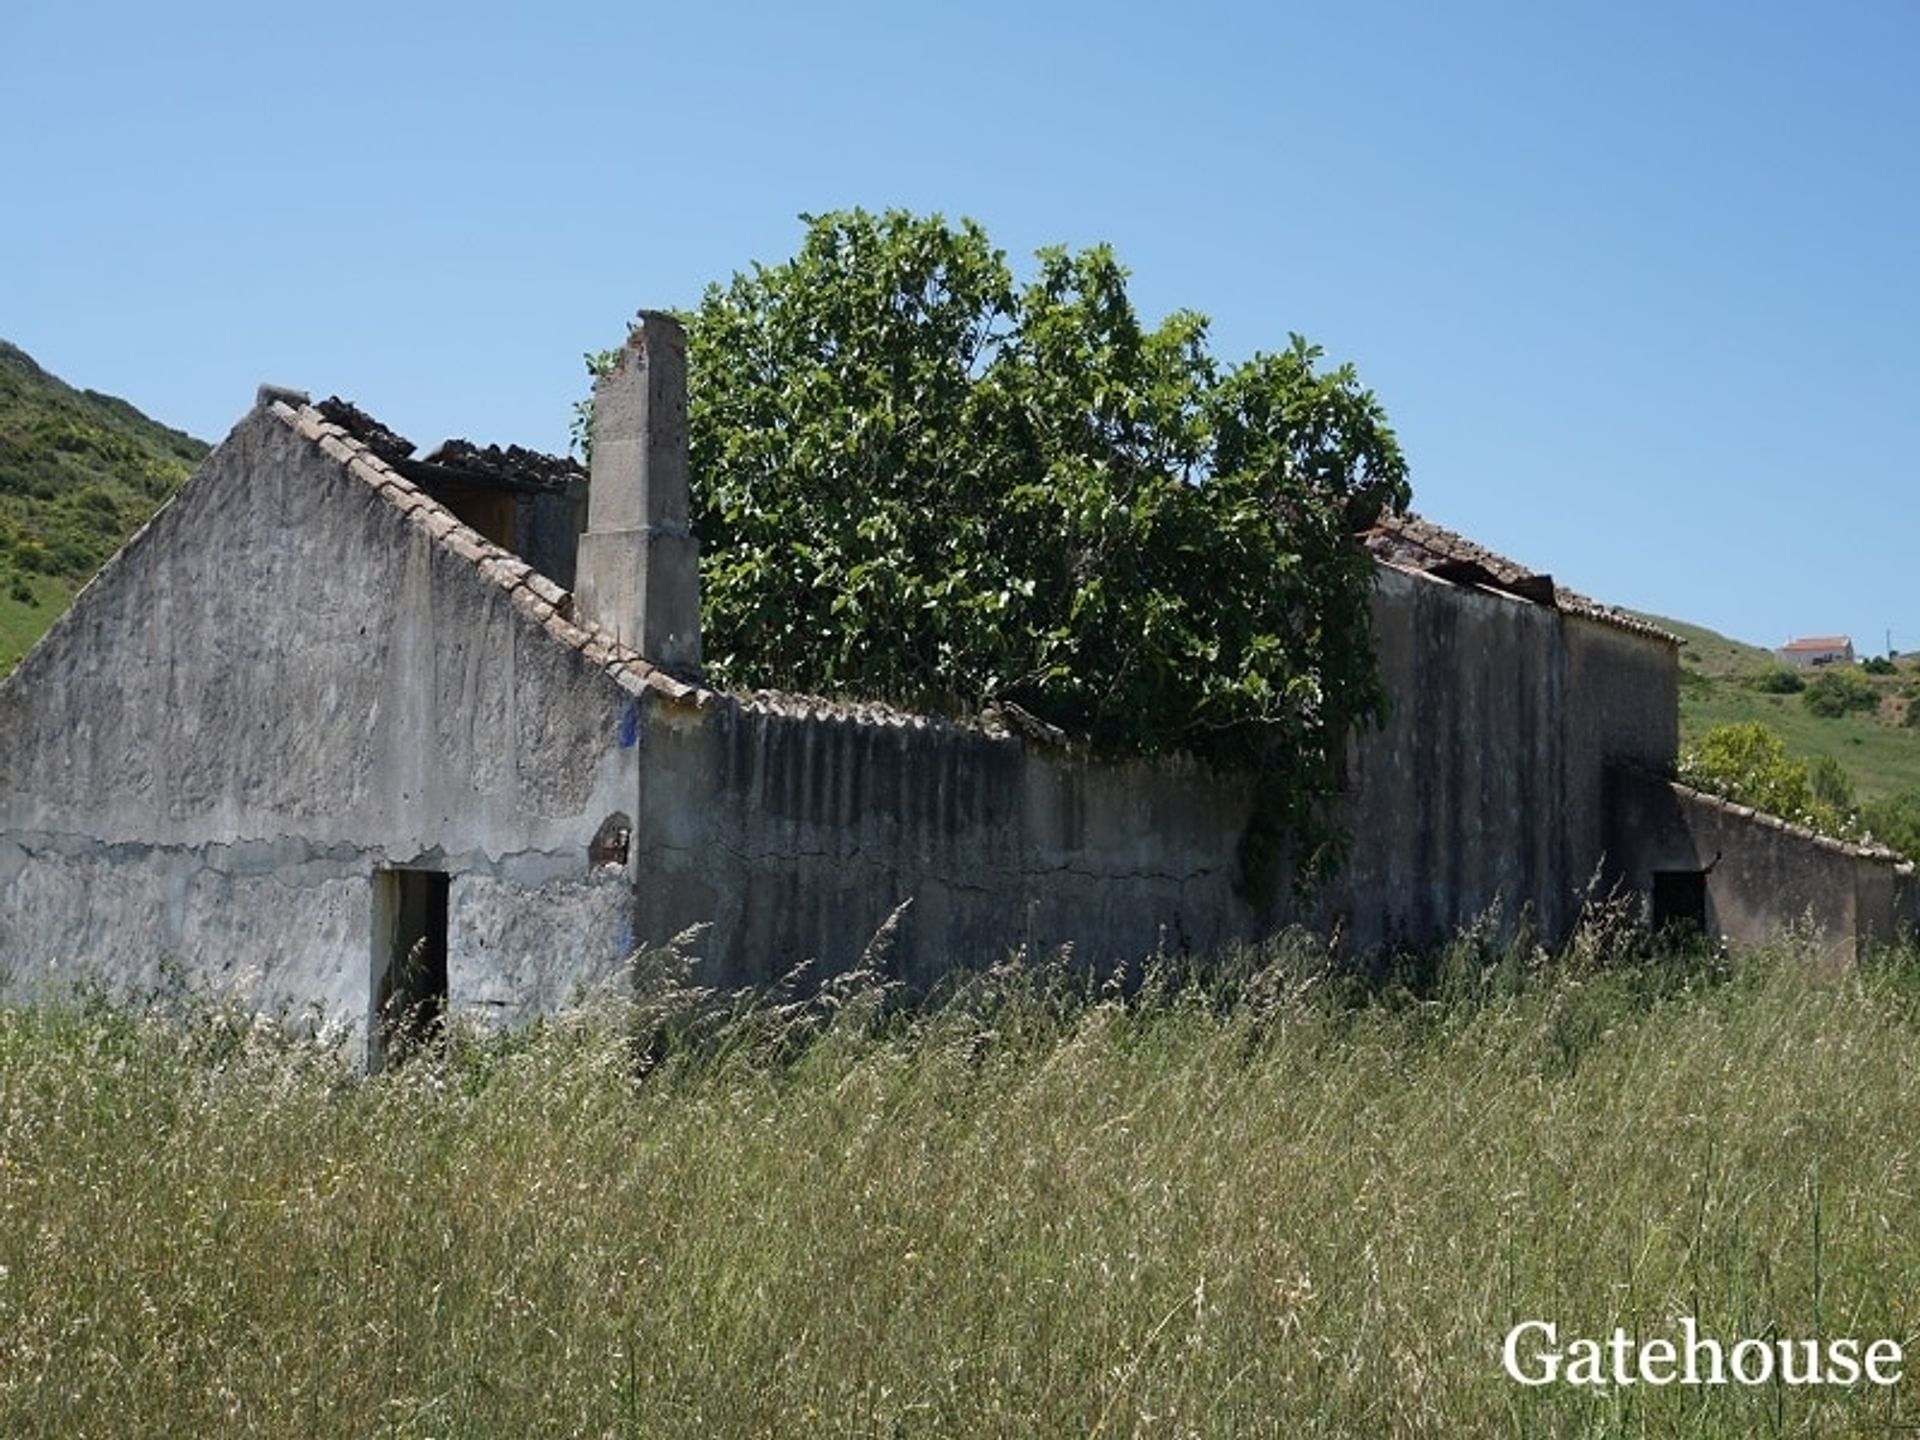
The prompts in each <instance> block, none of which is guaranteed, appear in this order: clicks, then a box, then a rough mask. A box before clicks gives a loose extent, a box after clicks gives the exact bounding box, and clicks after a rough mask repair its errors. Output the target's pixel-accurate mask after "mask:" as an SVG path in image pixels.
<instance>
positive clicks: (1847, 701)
mask: <svg viewBox="0 0 1920 1440" xmlns="http://www.w3.org/2000/svg"><path fill="white" fill-rule="evenodd" d="M1800 698H1801V699H1802V700H1804V701H1805V702H1806V706H1807V709H1809V710H1811V711H1812V712H1813V713H1814V714H1816V715H1818V716H1820V717H1821V718H1822V719H1825V720H1838V719H1839V718H1840V717H1841V716H1843V715H1851V714H1853V713H1854V712H1855V711H1857V710H1871V709H1873V708H1874V707H1875V706H1877V705H1878V704H1879V703H1880V692H1879V691H1877V690H1875V689H1874V688H1873V685H1872V682H1870V681H1869V680H1868V679H1867V677H1866V676H1864V675H1862V674H1861V673H1860V672H1859V671H1857V670H1823V671H1822V672H1821V673H1820V674H1818V675H1816V676H1815V677H1814V678H1813V681H1812V683H1811V684H1809V685H1808V686H1807V688H1806V690H1805V692H1804V693H1803V694H1802V695H1801V697H1800Z"/></svg>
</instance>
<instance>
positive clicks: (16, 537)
mask: <svg viewBox="0 0 1920 1440" xmlns="http://www.w3.org/2000/svg"><path fill="white" fill-rule="evenodd" d="M206 453H207V446H206V444H205V443H204V442H203V441H199V440H196V439H194V438H193V437H192V436H191V435H187V434H183V433H182V432H181V431H178V430H174V429H171V428H169V427H167V426H165V425H161V424H159V423H157V422H156V421H153V420H149V419H148V418H147V417H146V416H145V415H142V414H141V413H140V412H139V411H138V410H136V409H135V408H134V407H133V406H131V405H129V404H128V403H127V402H126V401H124V400H121V399H118V398H116V397H115V396H112V395H102V394H100V393H98V392H97V391H93V390H76V389H74V388H73V387H72V386H71V385H68V384H66V383H65V382H64V381H62V380H60V379H58V378H56V377H55V376H52V375H49V374H48V373H47V372H46V371H44V370H42V369H41V368H40V367H39V366H38V365H36V364H35V363H34V362H33V359H32V357H31V356H29V355H28V354H27V353H26V352H25V351H24V350H21V349H19V348H18V347H17V346H14V345H9V344H8V343H7V342H6V341H4V340H0V674H4V673H5V672H6V671H8V670H11V669H12V668H13V665H14V662H15V661H17V660H18V659H19V658H20V657H21V656H22V655H23V654H25V653H26V651H27V649H28V647H29V646H31V645H32V644H33V642H34V641H35V640H37V639H39V638H40V634H41V632H42V631H44V630H45V629H46V628H47V626H48V625H50V624H52V623H53V619H54V617H55V616H56V615H58V614H59V613H60V612H61V611H62V610H64V609H65V608H66V605H67V601H68V600H70V599H71V598H72V596H73V593H74V592H75V591H76V590H78V589H79V588H80V587H81V586H82V585H84V584H85V583H86V582H87V579H88V577H89V576H91V575H92V574H93V572H94V571H95V570H97V569H99V568H100V565H101V562H102V561H104V560H105V559H106V558H107V557H108V556H109V555H111V554H112V553H113V552H114V551H115V550H117V549H118V548H119V547H120V546H121V544H122V543H123V542H124V541H125V540H126V538H127V537H128V536H129V535H131V534H132V533H133V532H134V531H135V530H137V529H138V528H139V527H140V526H141V525H143V524H145V523H146V521H147V518H148V517H149V516H150V515H152V514H153V512H154V511H155V510H156V509H158V508H159V507H160V505H161V503H162V502H163V501H165V500H166V499H167V497H168V496H170V495H172V494H173V492H174V491H175V490H177V489H178V488H179V487H180V482H181V481H183V480H185V479H186V478H187V476H188V475H189V474H190V473H191V472H192V470H193V467H194V466H195V465H197V464H199V463H200V459H201V457H202V456H204V455H205V454H206Z"/></svg>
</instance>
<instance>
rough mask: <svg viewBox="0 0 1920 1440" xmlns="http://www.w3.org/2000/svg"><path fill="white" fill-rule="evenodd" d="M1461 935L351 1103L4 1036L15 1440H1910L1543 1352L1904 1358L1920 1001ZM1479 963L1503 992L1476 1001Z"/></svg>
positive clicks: (1892, 972) (30, 1035) (671, 1028)
mask: <svg viewBox="0 0 1920 1440" xmlns="http://www.w3.org/2000/svg"><path fill="white" fill-rule="evenodd" d="M1487 943H1488V942H1486V940H1485V937H1474V936H1468V937H1465V938H1464V939H1463V941H1462V944H1461V946H1459V947H1457V949H1456V952H1455V953H1454V954H1453V955H1451V956H1450V957H1443V961H1444V963H1442V964H1440V965H1438V966H1431V967H1426V968H1423V969H1422V970H1420V971H1419V972H1418V973H1417V975H1416V976H1415V978H1416V979H1417V981H1418V983H1417V984H1412V985H1395V984H1387V985H1383V986H1375V987H1371V988H1369V989H1368V990H1366V991H1364V992H1358V991H1356V992H1347V991H1345V990H1343V989H1342V987H1341V986H1339V985H1337V984H1335V983H1334V982H1332V981H1331V980H1329V979H1327V978H1325V977H1323V976H1321V975H1320V974H1319V972H1318V971H1317V969H1316V967H1315V966H1314V965H1313V964H1312V963H1311V962H1310V957H1303V953H1302V949H1301V946H1299V945H1294V946H1292V947H1290V948H1288V947H1283V948H1281V949H1279V950H1276V951H1272V952H1269V953H1267V954H1266V955H1264V956H1260V957H1253V958H1252V959H1250V960H1248V961H1247V962H1246V963H1244V964H1240V965H1238V966H1227V967H1223V970H1221V971H1216V972H1215V974H1214V975H1213V977H1212V978H1211V979H1209V980H1206V981H1194V980H1179V979H1176V978H1174V977H1171V976H1170V975H1167V974H1164V973H1163V974H1161V975H1158V976H1155V977H1150V978H1149V980H1148V982H1147V983H1146V984H1145V985H1144V986H1142V987H1140V988H1139V989H1137V990H1134V991H1132V992H1130V993H1124V994H1123V993H1119V992H1117V991H1108V992H1097V991H1088V990H1086V989H1085V988H1083V987H1081V986H1079V985H1078V984H1076V983H1075V982H1073V981H1071V980H1069V979H1067V978H1064V977H1063V976H1060V975H1058V974H1052V973H1049V972H1046V971H1044V970H1043V971H1039V972H1036V971H1034V970H1032V969H1028V968H1022V967H1016V966H1003V967H1001V968H999V969H997V970H995V971H993V972H991V973H989V974H987V975H985V976H982V977H979V978H976V979H974V980H972V981H970V982H966V983H964V984H961V985H959V986H957V987H956V988H955V990H954V992H953V993H952V994H951V995H949V996H948V997H947V998H946V999H945V1000H944V1001H943V1002H942V1003H940V1004H938V1005H937V1006H935V1007H933V1008H931V1009H930V1010H925V1011H917V1012H913V1013H905V1012H900V1011H896V1010H894V1009H892V1008H891V1007H889V1006H887V1005H886V1004H884V1003H883V1001H884V998H885V997H884V996H883V995H881V994H880V993H878V992H877V991H860V990H857V989H852V988H848V987H842V988H841V989H840V990H839V991H837V992H834V993H833V995H832V996H831V997H830V999H831V1000H832V1001H833V1003H829V1004H827V1005H824V1006H814V1007H808V1008H804V1009H803V1008H799V1007H787V1008H784V1009H783V1008H780V1007H777V1006H761V1007H758V1008H755V1009H752V1010H739V1009H735V1010H734V1011H732V1012H730V1013H728V1014H724V1015H722V1016H721V1017H720V1018H718V1019H714V1018H713V1013H714V1012H713V1004H712V1002H711V1001H708V1002H706V1003H705V1005H704V1008H703V1004H702V1002H701V1000H700V998H699V997H698V996H684V995H683V996H679V997H677V998H675V999H674V1000H673V1001H672V1003H644V1004H639V1005H635V1006H624V1005H623V1006H610V1007H603V1008H602V1009H600V1010H599V1011H597V1012H595V1013H589V1014H582V1015H579V1016H574V1017H571V1018H568V1019H565V1020H562V1021H557V1022H554V1023H550V1024H548V1025H546V1026H545V1027H543V1028H541V1029H540V1030H538V1031H537V1032H533V1033H529V1034H524V1035H520V1036H515V1037H509V1038H505V1039H496V1040H478V1039H475V1038H473V1037H463V1036H455V1037H453V1038H452V1040H451V1041H450V1042H449V1043H448V1044H447V1045H446V1047H445V1048H444V1049H443V1050H441V1051H440V1052H438V1053H430V1054H421V1055H418V1056H416V1057H414V1058H413V1059H412V1060H411V1061H409V1062H408V1063H406V1064H403V1065H400V1066H398V1067H396V1068H395V1069H393V1070H392V1071H390V1072H388V1073H385V1074H382V1075H380V1076H377V1077H374V1078H372V1079H368V1080H362V1079H357V1078H355V1077H354V1076H353V1075H352V1074H351V1073H350V1071H349V1069H348V1067H347V1066H346V1065H345V1064H343V1063H342V1061H341V1060H340V1058H339V1057H338V1056H336V1055H331V1054H329V1053H327V1052H325V1051H324V1050H322V1049H318V1048H316V1047H314V1046H312V1045H309V1044H304V1043H302V1042H300V1041H297V1040H293V1039H289V1038H286V1037H285V1036H282V1035H280V1034H278V1033H277V1032H274V1031H272V1030H270V1029H267V1028H264V1027H255V1026H253V1025H251V1024H249V1023H248V1022H246V1021H244V1020H242V1019H240V1018H238V1017H234V1016H227V1015H220V1014H217V1013H209V1014H206V1015H203V1016H202V1017H200V1019H199V1020H197V1021H195V1022H193V1023H190V1024H185V1025H182V1024H180V1023H177V1022H163V1021H159V1020H155V1019H143V1018H139V1017H133V1016H128V1015H124V1014H117V1013H113V1012H110V1011H107V1010H104V1009H101V1008H98V1007H93V1008H85V1007H82V1008H74V1009H68V1010H62V1011H39V1012H33V1013H25V1012H14V1013H4V1014H0V1433H4V1434H7V1435H10V1436H14V1435H17V1436H33V1435H59V1436H69V1435H99V1436H125V1435H135V1434H139V1435H194V1436H201V1435H252V1434H257V1435H272V1436H284V1435H398V1436H415V1435H418V1436H428V1435H433V1436H470V1435H502V1436H526V1435H546V1434H568V1435H648V1436H652V1435H664V1436H672V1435H700V1436H709V1435H721V1436H729V1435H809V1434H820V1435H896V1434H898V1435H1056V1434H1061V1435H1064V1434H1075V1435H1084V1434H1101V1435H1132V1434H1139V1435H1155V1436H1160V1435H1182V1434H1202V1435H1294V1434H1314V1433H1318V1434H1335V1435H1366V1436H1370V1435H1389V1434H1406V1435H1420V1434H1431V1435H1471V1434H1516V1435H1547V1434H1566V1435H1580V1434H1595V1435H1600V1434H1642V1433H1647V1434H1688V1435H1752V1434H1795V1435H1798V1434H1847V1433H1882V1427H1884V1426H1887V1425H1893V1424H1897V1423H1899V1422H1902V1421H1906V1422H1912V1421H1914V1420H1915V1419H1916V1414H1915V1411H1916V1408H1920V1407H1916V1406H1915V1405H1914V1404H1913V1402H1912V1400H1911V1398H1910V1397H1911V1394H1912V1386H1911V1385H1910V1384H1909V1385H1902V1386H1900V1387H1898V1388H1896V1389H1893V1390H1885V1389H1877V1388H1873V1387H1867V1386H1861V1387H1857V1388H1854V1389H1850V1390H1849V1389H1831V1388H1829V1389H1820V1390H1786V1389H1781V1388H1777V1387H1761V1388H1757V1389H1745V1388H1740V1387H1726V1388H1717V1389H1706V1388H1683V1387H1678V1386H1676V1387H1671V1388H1665V1389H1650V1388H1648V1387H1645V1386H1638V1387H1627V1388H1618V1387H1616V1388H1611V1389H1607V1390H1603V1391H1594V1390H1590V1389H1572V1388H1568V1387H1564V1386H1554V1387H1549V1388H1545V1389H1538V1390H1534V1389H1523V1388H1522V1387H1519V1386H1517V1385H1515V1384H1514V1383H1513V1382H1512V1381H1510V1380H1509V1379H1508V1378H1506V1377H1505V1375H1504V1374H1503V1373H1502V1371H1501V1369H1500V1365H1499V1345H1500V1342H1501V1339H1502V1337H1503V1336H1504V1334H1505V1333H1506V1331H1507V1329H1508V1328H1509V1327H1510V1326H1511V1325H1512V1324H1514V1323H1515V1322H1516V1321H1518V1320H1522V1319H1546V1320H1552V1321H1555V1322H1557V1323H1558V1324H1559V1325H1560V1327H1561V1329H1562V1333H1563V1335H1574V1334H1578V1335H1596V1336H1605V1335H1606V1334H1607V1333H1608V1332H1610V1330H1611V1329H1612V1327H1614V1326H1615V1325H1622V1326H1625V1327H1627V1328H1628V1329H1629V1330H1630V1331H1634V1332H1637V1333H1640V1334H1643V1335H1648V1336H1655V1335H1669V1336H1670V1335H1672V1334H1673V1333H1674V1331H1673V1326H1674V1322H1675V1319H1676V1317H1678V1316H1681V1315H1691V1316H1694V1317H1696V1318H1697V1319H1698V1321H1699V1323H1700V1325H1701V1328H1702V1330H1703V1331H1704V1332H1706V1333H1711V1334H1718V1335H1722V1336H1725V1337H1727V1338H1729V1339H1732V1338H1739V1337H1744V1336H1759V1337H1763V1338H1764V1337H1768V1336H1774V1335H1778V1336H1787V1337H1828V1336H1840V1335H1850V1336H1856V1337H1860V1338H1863V1339H1871V1338H1879V1337H1891V1338H1894V1339H1897V1340H1900V1341H1902V1342H1903V1343H1906V1344H1907V1345H1908V1346H1909V1347H1910V1348H1911V1347H1912V1346H1913V1345H1914V1344H1915V1342H1916V1320H1917V1318H1920V1296H1917V1295H1916V1293H1915V1286H1916V1281H1917V1280H1920V1200H1917V1199H1916V1193H1917V1188H1920V1176H1917V1175H1916V1171H1917V1170H1920V1144H1917V1141H1920V1118H1916V1117H1920V1063H1916V1055H1920V981H1917V980H1916V976H1920V963H1917V962H1916V958H1915V956H1913V955H1911V954H1906V955H1898V956H1891V957H1887V958H1886V959H1884V960H1883V961H1881V962H1878V963H1876V964H1874V965H1871V966H1868V967H1865V968H1863V969H1862V970H1861V971H1860V972H1859V973H1857V974H1854V975H1851V976H1848V977H1846V978H1844V979H1842V980H1838V981H1834V980H1831V979H1828V980H1824V981H1823V980H1820V979H1816V978H1814V976H1813V975H1812V973H1811V969H1810V967H1808V966H1806V965H1804V964H1802V963H1801V961H1800V957H1799V956H1798V955H1797V954H1795V953H1793V952H1792V951H1791V950H1790V949H1783V950H1781V951H1778V952H1770V953H1765V954H1756V955H1749V956H1741V957H1735V958H1734V959H1733V960H1731V961H1728V962H1724V963H1718V964H1713V965H1709V966H1707V967H1706V968H1699V967H1698V966H1695V965H1693V964H1691V963H1689V964H1684V965H1682V964H1676V963H1673V962H1672V961H1670V960H1663V959H1661V958H1660V957H1657V956H1654V957H1648V956H1640V957H1638V958H1631V959H1622V958H1621V957H1620V954H1619V951H1618V947H1616V946H1611V945H1602V946H1597V947H1596V946H1593V945H1588V946H1587V947H1586V948H1578V947H1577V948H1576V949H1575V950H1574V951H1572V952H1570V953H1568V954H1567V955H1563V956H1561V957H1558V958H1556V959H1552V960H1548V959H1545V958H1542V957H1539V956H1530V955H1527V954H1525V953H1523V952H1520V951H1513V950H1508V951H1502V952H1499V953H1490V952H1489V951H1488V950H1487ZM1489 961H1491V963H1487V962H1489Z"/></svg>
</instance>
